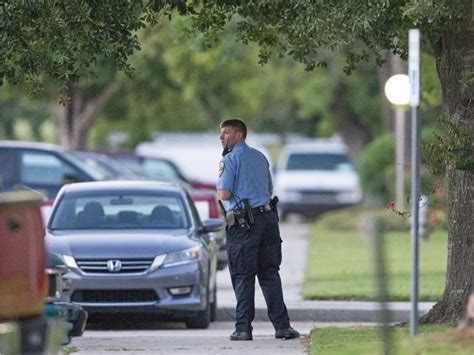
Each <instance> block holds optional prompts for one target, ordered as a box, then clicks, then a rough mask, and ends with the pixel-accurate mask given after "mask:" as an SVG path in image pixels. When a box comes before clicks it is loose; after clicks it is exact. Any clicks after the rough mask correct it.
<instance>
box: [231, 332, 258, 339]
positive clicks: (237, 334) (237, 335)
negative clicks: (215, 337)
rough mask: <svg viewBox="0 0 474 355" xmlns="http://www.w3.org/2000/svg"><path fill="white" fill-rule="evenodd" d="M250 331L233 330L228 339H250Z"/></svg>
mask: <svg viewBox="0 0 474 355" xmlns="http://www.w3.org/2000/svg"><path fill="white" fill-rule="evenodd" d="M252 339H253V337H252V333H250V332H239V331H237V330H236V331H235V332H233V333H232V334H231V335H230V340H252Z"/></svg>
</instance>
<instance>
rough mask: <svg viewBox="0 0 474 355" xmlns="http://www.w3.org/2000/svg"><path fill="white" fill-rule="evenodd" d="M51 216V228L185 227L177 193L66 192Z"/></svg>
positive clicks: (186, 214) (187, 221)
mask: <svg viewBox="0 0 474 355" xmlns="http://www.w3.org/2000/svg"><path fill="white" fill-rule="evenodd" d="M51 218H52V220H51V224H50V228H51V229H53V230H65V229H182V228H189V217H188V213H187V212H186V207H185V205H184V201H183V199H182V197H181V196H180V195H150V194H148V195H146V194H143V193H140V194H133V193H113V194H108V195H107V194H105V195H104V194H99V195H87V196H82V195H79V196H77V195H67V194H66V195H65V196H64V197H63V198H62V199H61V201H59V204H58V206H57V208H56V211H55V212H54V214H53V216H52V217H51Z"/></svg>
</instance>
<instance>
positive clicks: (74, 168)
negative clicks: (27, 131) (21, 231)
mask: <svg viewBox="0 0 474 355" xmlns="http://www.w3.org/2000/svg"><path fill="white" fill-rule="evenodd" d="M0 167H1V168H0V190H1V189H2V188H3V190H5V191H9V190H20V189H25V188H27V189H34V190H37V191H40V192H42V193H43V194H44V195H45V196H46V199H45V201H44V202H43V206H42V208H41V212H42V214H43V218H44V220H46V219H47V216H48V214H49V209H50V207H51V205H52V203H53V200H54V197H55V196H56V194H57V193H58V191H59V190H60V189H61V187H62V186H63V185H64V184H66V183H71V182H82V181H97V180H104V179H106V176H104V175H103V174H101V173H100V171H98V170H94V169H93V168H91V167H90V166H89V165H87V164H86V163H84V162H83V161H82V160H80V159H78V158H76V157H75V156H74V155H72V154H71V153H70V152H68V151H67V150H65V149H63V148H61V147H60V146H57V145H54V144H47V143H36V142H23V141H0Z"/></svg>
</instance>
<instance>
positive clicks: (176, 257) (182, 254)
mask: <svg viewBox="0 0 474 355" xmlns="http://www.w3.org/2000/svg"><path fill="white" fill-rule="evenodd" d="M201 254H202V252H201V248H200V247H193V248H190V249H186V250H182V251H178V252H175V253H169V254H167V255H166V258H165V260H164V261H163V267H170V266H178V265H184V264H188V263H191V262H193V261H196V260H199V259H200V258H201Z"/></svg>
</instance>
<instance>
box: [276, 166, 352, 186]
mask: <svg viewBox="0 0 474 355" xmlns="http://www.w3.org/2000/svg"><path fill="white" fill-rule="evenodd" d="M315 182H317V184H315ZM358 185H359V178H358V176H357V174H356V173H355V172H352V171H342V172H341V171H324V170H321V171H317V170H308V171H304V170H298V171H285V172H283V173H278V174H277V176H276V181H275V186H278V187H279V188H286V189H289V188H290V189H292V190H312V189H314V188H315V186H317V188H318V190H338V191H341V190H346V189H347V190H351V189H353V188H354V187H356V186H358Z"/></svg>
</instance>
